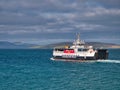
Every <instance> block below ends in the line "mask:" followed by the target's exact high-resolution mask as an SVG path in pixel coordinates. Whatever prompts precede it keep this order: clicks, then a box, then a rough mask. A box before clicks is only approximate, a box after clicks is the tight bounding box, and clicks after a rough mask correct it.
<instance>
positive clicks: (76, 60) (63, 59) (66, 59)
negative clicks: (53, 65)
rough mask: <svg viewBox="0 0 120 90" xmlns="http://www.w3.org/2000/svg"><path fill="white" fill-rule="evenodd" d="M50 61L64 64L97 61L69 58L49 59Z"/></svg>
mask: <svg viewBox="0 0 120 90" xmlns="http://www.w3.org/2000/svg"><path fill="white" fill-rule="evenodd" d="M51 60H54V61H65V62H92V61H97V60H93V59H91V60H87V59H75V58H74V59H73V58H72V59H71V58H54V57H53V58H51Z"/></svg>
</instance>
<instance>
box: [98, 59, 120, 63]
mask: <svg viewBox="0 0 120 90" xmlns="http://www.w3.org/2000/svg"><path fill="white" fill-rule="evenodd" d="M97 62H103V63H120V60H97Z"/></svg>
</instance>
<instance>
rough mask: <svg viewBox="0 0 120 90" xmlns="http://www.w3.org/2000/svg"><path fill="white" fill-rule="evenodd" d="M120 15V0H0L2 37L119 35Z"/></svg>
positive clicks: (34, 37)
mask: <svg viewBox="0 0 120 90" xmlns="http://www.w3.org/2000/svg"><path fill="white" fill-rule="evenodd" d="M119 18H120V1H119V0H109V2H108V0H91V1H89V0H0V39H6V38H9V39H10V38H11V40H12V39H13V38H16V39H20V38H24V39H31V40H35V39H39V38H44V37H45V38H52V39H53V38H56V37H57V36H58V37H59V39H60V38H61V40H62V39H63V38H66V36H67V38H70V37H69V35H68V34H70V33H76V32H82V33H83V34H84V33H87V34H89V33H94V35H95V33H100V35H102V33H105V34H106V35H108V33H113V30H114V32H115V33H114V34H113V36H115V37H116V39H118V38H119V36H118V35H117V36H116V34H117V33H119V29H120V19H119ZM99 31H100V32H99ZM88 32H89V33H88ZM42 34H43V35H42ZM55 34H56V35H55ZM63 35H66V36H63ZM91 35H92V34H91ZM55 36H56V37H55ZM61 36H63V37H61ZM95 37H96V35H95ZM108 37H109V35H108ZM108 37H106V38H107V39H109V38H108ZM99 38H100V37H99ZM22 40H23V39H22Z"/></svg>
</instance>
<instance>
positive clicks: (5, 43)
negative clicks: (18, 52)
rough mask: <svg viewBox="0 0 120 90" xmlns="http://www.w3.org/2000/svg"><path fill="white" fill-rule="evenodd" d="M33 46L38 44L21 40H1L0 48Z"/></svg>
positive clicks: (27, 47) (26, 47)
mask: <svg viewBox="0 0 120 90" xmlns="http://www.w3.org/2000/svg"><path fill="white" fill-rule="evenodd" d="M33 46H36V45H35V44H28V43H21V42H8V41H0V49H29V48H30V47H33Z"/></svg>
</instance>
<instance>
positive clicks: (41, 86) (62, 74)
mask: <svg viewBox="0 0 120 90" xmlns="http://www.w3.org/2000/svg"><path fill="white" fill-rule="evenodd" d="M51 57H52V50H50V49H38V50H24V49H23V50H19V49H13V50H10V49H9V50H8V49H1V50H0V90H120V49H110V50H109V59H108V60H106V61H96V62H62V61H52V60H50V58H51Z"/></svg>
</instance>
